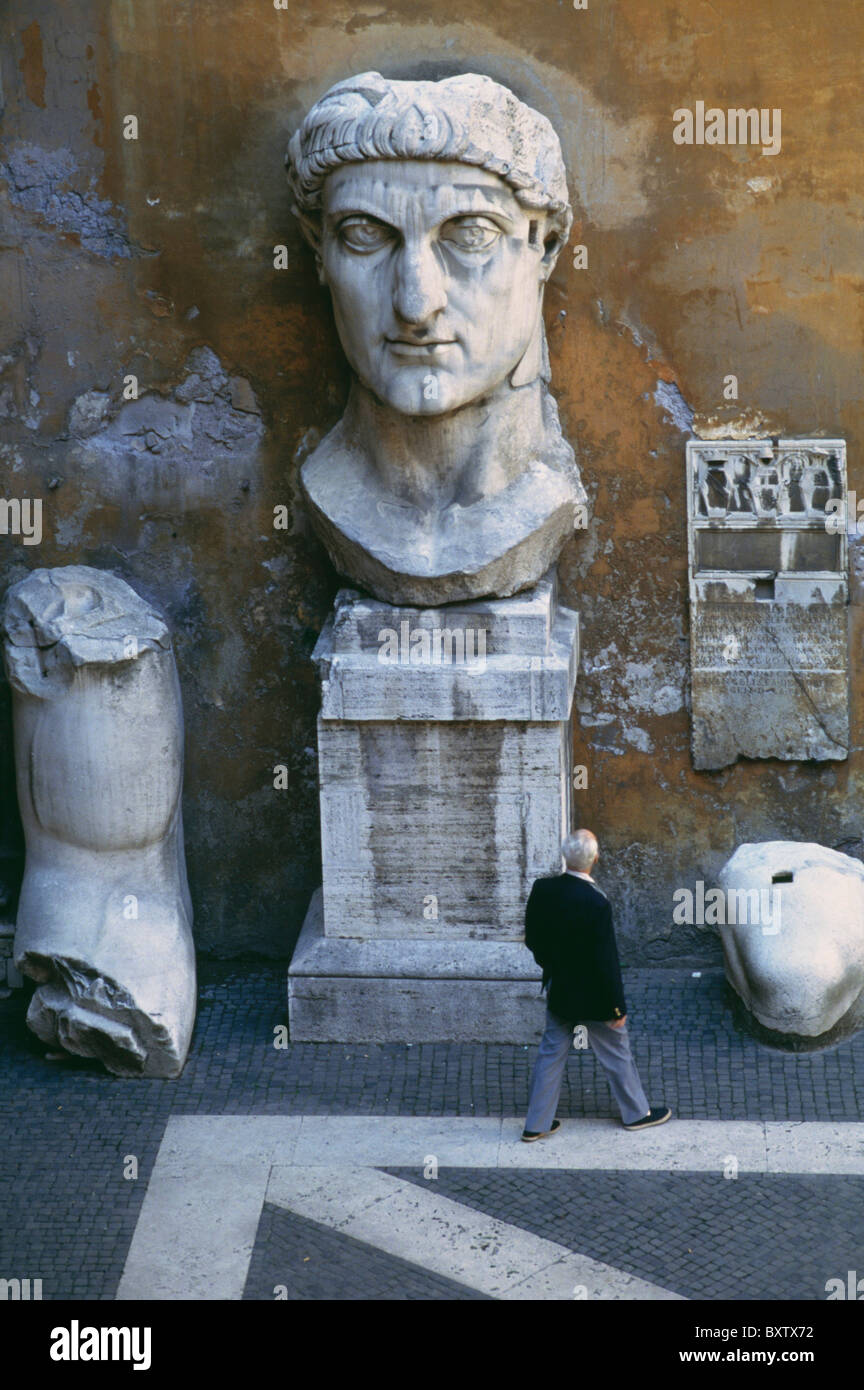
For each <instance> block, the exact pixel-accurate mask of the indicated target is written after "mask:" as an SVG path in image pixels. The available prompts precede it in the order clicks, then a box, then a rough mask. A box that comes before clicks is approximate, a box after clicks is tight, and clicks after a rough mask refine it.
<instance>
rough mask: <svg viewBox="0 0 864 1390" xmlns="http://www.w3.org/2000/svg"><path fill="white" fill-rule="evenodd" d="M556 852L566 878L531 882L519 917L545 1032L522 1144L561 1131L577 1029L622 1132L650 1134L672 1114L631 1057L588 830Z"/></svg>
mask: <svg viewBox="0 0 864 1390" xmlns="http://www.w3.org/2000/svg"><path fill="white" fill-rule="evenodd" d="M561 853H562V854H563V856H564V863H565V865H566V872H565V873H563V874H558V875H557V876H556V877H555V878H538V879H537V881H536V882H535V884H534V886H533V888H532V889H531V896H530V897H529V899H528V907H527V909H526V912H525V945H526V946H527V947H528V949H529V951H530V952H531V954H532V955H533V957H534V959H535V960H536V962H537V964H538V965H539V966H540V968H541V970H542V971H543V987H544V989H545V988H546V987H547V985H548V993H547V1008H546V1028H545V1031H544V1033H543V1037H542V1039H541V1042H540V1052H539V1054H538V1057H537V1061H536V1063H535V1066H534V1075H533V1077H532V1079H531V1096H530V1099H529V1102H528V1115H527V1117H526V1120H525V1128H524V1130H523V1131H522V1138H523V1140H524V1141H525V1143H526V1144H531V1143H533V1142H534V1140H535V1139H546V1138H548V1136H549V1135H550V1134H555V1133H556V1131H557V1130H559V1129H560V1128H561V1121H560V1120H556V1119H555V1109H556V1107H557V1105H558V1097H559V1095H560V1094H561V1083H562V1081H563V1079H564V1068H565V1066H566V1065H567V1058H568V1056H569V1054H570V1046H571V1043H572V1041H573V1029H574V1027H575V1025H576V1024H577V1023H581V1024H584V1026H585V1028H586V1030H587V1032H588V1041H589V1042H590V1044H591V1046H592V1048H593V1049H594V1052H595V1053H596V1054H597V1060H598V1061H599V1063H600V1065H601V1067H602V1068H603V1070H604V1072H605V1073H606V1076H607V1078H608V1081H609V1085H610V1087H611V1090H612V1094H613V1096H614V1097H615V1101H616V1103H617V1105H618V1108H619V1110H620V1111H621V1119H622V1122H623V1124H624V1128H625V1129H651V1128H652V1127H653V1126H654V1125H662V1124H665V1123H666V1121H667V1120H668V1119H671V1116H672V1111H671V1110H670V1109H669V1108H668V1106H665V1105H661V1106H659V1107H657V1108H655V1109H652V1108H651V1106H650V1105H649V1104H648V1101H647V1100H646V1099H645V1092H644V1091H643V1089H642V1083H641V1081H640V1080H639V1073H638V1072H637V1070H636V1064H635V1062H634V1061H633V1058H632V1056H631V1055H630V1039H629V1037H628V1034H627V1005H626V1003H625V1000H624V986H623V984H622V982H621V967H620V964H619V962H618V949H617V947H616V945H615V933H614V931H613V929H612V909H611V907H610V906H609V900H608V898H607V897H606V895H605V893H602V892H601V891H600V889H599V888H598V887H597V884H596V883H595V882H594V880H593V878H592V877H591V870H592V869H593V868H594V865H595V864H596V863H597V859H598V857H599V850H598V847H597V840H596V838H595V836H594V835H592V833H591V831H590V830H577V831H576V832H575V833H574V834H572V835H568V836H567V839H566V840H565V841H564V843H563V845H562V846H561Z"/></svg>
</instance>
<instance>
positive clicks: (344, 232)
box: [339, 217, 393, 252]
mask: <svg viewBox="0 0 864 1390" xmlns="http://www.w3.org/2000/svg"><path fill="white" fill-rule="evenodd" d="M392 235H393V234H392V232H391V230H390V228H389V227H388V226H386V224H385V223H383V222H376V221H375V220H374V218H372V217H349V218H346V220H345V221H344V222H343V223H342V225H341V226H340V228H339V239H340V241H342V242H343V244H344V245H345V246H348V247H350V248H351V250H352V251H361V252H363V251H378V250H379V249H380V248H381V247H382V246H386V245H387V243H388V242H389V241H390V240H392Z"/></svg>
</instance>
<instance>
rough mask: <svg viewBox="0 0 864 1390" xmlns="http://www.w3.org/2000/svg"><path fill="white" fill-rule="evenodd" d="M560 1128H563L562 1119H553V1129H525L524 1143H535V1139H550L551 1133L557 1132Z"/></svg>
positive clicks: (523, 1133)
mask: <svg viewBox="0 0 864 1390" xmlns="http://www.w3.org/2000/svg"><path fill="white" fill-rule="evenodd" d="M560 1128H561V1121H560V1120H553V1121H552V1128H551V1129H544V1130H536V1129H523V1131H522V1143H523V1144H533V1143H534V1140H535V1139H548V1138H549V1135H550V1134H557V1133H558V1131H559V1129H560Z"/></svg>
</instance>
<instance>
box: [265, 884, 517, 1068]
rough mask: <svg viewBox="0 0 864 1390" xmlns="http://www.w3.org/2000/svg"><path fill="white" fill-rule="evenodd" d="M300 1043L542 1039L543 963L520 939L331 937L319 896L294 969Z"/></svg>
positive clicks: (291, 983)
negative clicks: (536, 960)
mask: <svg viewBox="0 0 864 1390" xmlns="http://www.w3.org/2000/svg"><path fill="white" fill-rule="evenodd" d="M288 1017H289V1022H290V1035H291V1039H292V1041H293V1042H350V1043H357V1042H403V1043H404V1042H501V1043H514V1042H515V1043H536V1042H537V1041H538V1039H539V1037H540V1034H541V1032H542V1029H543V1021H544V1018H545V1002H544V998H543V996H542V994H541V992H540V971H539V970H538V969H537V966H536V965H535V964H534V961H533V959H532V957H531V955H530V953H529V952H528V951H527V950H526V948H525V947H524V946H523V945H521V944H520V943H518V942H515V941H501V942H494V941H435V942H432V941H417V940H410V939H405V940H399V939H390V940H386V941H381V940H378V941H361V940H357V939H353V940H352V939H347V938H342V939H340V938H339V937H327V936H325V935H324V921H323V911H322V895H321V892H320V890H319V891H318V892H317V893H316V894H315V895H314V897H313V899H312V902H311V904H310V907H309V911H308V913H307V916H306V921H305V923H304V925H303V931H302V933H301V935H300V939H299V941H298V942H297V947H296V949H295V951H294V957H293V960H292V961H291V965H290V967H289V971H288Z"/></svg>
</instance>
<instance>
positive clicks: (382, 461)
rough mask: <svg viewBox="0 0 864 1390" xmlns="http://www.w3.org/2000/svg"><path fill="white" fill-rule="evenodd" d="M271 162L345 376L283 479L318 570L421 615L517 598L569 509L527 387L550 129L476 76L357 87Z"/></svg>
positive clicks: (551, 554)
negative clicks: (296, 482) (282, 164)
mask: <svg viewBox="0 0 864 1390" xmlns="http://www.w3.org/2000/svg"><path fill="white" fill-rule="evenodd" d="M286 163H287V165H288V175H289V182H290V184H291V189H292V192H293V194H294V211H295V213H296V214H297V216H298V217H299V219H300V221H301V224H302V226H303V229H304V232H305V234H306V236H307V238H308V240H309V242H310V244H311V245H312V247H313V249H314V252H315V257H316V262H317V266H318V274H319V277H320V279H321V282H322V283H323V284H325V285H327V286H328V288H329V290H330V293H331V298H332V304H333V312H334V315H335V319H336V326H337V329H338V332H339V337H340V340H341V343H342V346H343V348H344V351H345V355H346V357H347V358H348V362H349V365H350V367H351V369H352V373H353V377H352V385H351V392H350V395H349V399H348V404H347V406H346V410H345V414H344V416H343V418H342V419H341V420H340V421H339V423H338V424H337V425H336V426H335V427H334V428H333V429H332V430H331V431H330V433H329V434H328V435H327V436H326V437H325V438H324V439H323V440H322V441H321V444H320V445H319V446H318V447H317V448H316V449H315V450H314V452H313V453H312V454H311V455H310V456H309V458H307V459H306V461H305V463H304V465H303V468H302V470H301V481H302V486H303V491H304V494H305V497H306V501H307V503H308V505H309V509H310V511H311V514H312V518H313V521H314V523H315V526H316V529H317V530H318V533H319V535H320V536H321V538H322V540H323V541H324V544H325V545H326V547H327V549H328V551H329V552H330V556H331V558H332V560H333V562H334V564H335V565H336V567H337V569H339V570H340V571H341V572H342V573H343V574H346V575H348V576H349V577H350V578H351V579H352V580H354V582H355V583H358V584H360V585H362V586H363V587H364V588H366V589H370V590H371V591H372V593H373V594H375V595H376V597H378V598H380V599H383V600H385V601H386V602H388V603H394V604H401V603H407V604H416V605H419V606H422V607H429V606H435V605H437V604H439V603H451V602H455V601H459V600H463V599H469V598H480V597H485V596H487V595H494V596H497V597H506V596H508V595H510V594H515V593H517V592H519V590H521V589H525V588H528V587H530V586H531V585H533V584H536V583H537V581H538V580H539V579H540V578H541V576H542V575H543V574H544V573H545V572H546V570H547V569H548V568H549V567H550V565H552V564H554V562H555V560H556V559H557V558H558V555H559V553H560V550H561V547H562V546H563V544H564V541H565V540H566V539H567V537H568V535H570V533H571V532H572V530H573V528H574V525H575V524H577V518H578V517H580V514H581V511H582V509H583V507H584V501H585V493H584V490H583V489H582V486H581V481H580V478H579V473H578V470H577V469H576V466H575V462H574V459H573V451H572V449H571V448H570V446H569V445H568V444H567V443H566V442H565V440H564V439H563V437H562V434H561V428H560V425H559V422H558V413H557V410H556V407H555V403H554V401H553V400H552V398H551V397H550V395H549V393H548V391H547V389H546V380H547V379H548V376H549V369H548V359H547V354H546V343H545V337H544V332H543V320H542V314H541V309H542V299H543V287H544V285H545V283H546V280H547V279H548V277H549V275H550V274H551V271H552V269H553V267H554V265H555V261H556V258H557V256H558V253H559V251H560V250H561V247H562V246H563V245H564V243H565V242H566V240H567V235H568V232H569V229H570V223H571V212H570V203H569V196H568V192H567V182H566V178H565V174H564V164H563V161H562V158H561V147H560V145H559V142H558V138H557V136H556V134H555V132H554V130H553V129H552V127H551V125H550V124H549V122H548V121H547V120H546V118H545V117H544V116H541V115H540V114H539V113H538V112H536V111H534V110H532V109H531V108H530V107H528V106H526V105H524V103H523V102H521V101H519V100H518V98H517V97H516V96H515V95H514V94H513V93H512V92H511V91H509V90H508V89H507V88H506V87H502V86H501V85H500V84H499V83H497V82H493V81H492V80H491V79H490V78H488V77H480V76H478V75H477V74H474V73H466V74H463V75H462V76H460V77H450V78H445V79H443V80H442V81H440V82H399V81H391V80H388V79H385V78H383V77H381V75H380V74H379V73H375V72H372V73H362V74H361V75H360V76H358V77H354V78H350V79H348V80H347V81H345V82H341V83H338V84H337V85H336V86H335V87H333V88H331V89H330V91H329V92H327V93H325V95H324V96H323V97H322V98H321V100H320V101H319V102H317V103H316V105H315V106H313V108H312V109H311V111H310V112H309V114H308V115H307V117H306V119H305V120H304V122H303V124H302V126H301V127H300V129H299V130H298V131H297V132H296V133H295V135H294V136H293V137H292V139H291V143H290V147H289V151H288V157H287V160H286ZM579 524H581V521H580V523H579Z"/></svg>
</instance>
